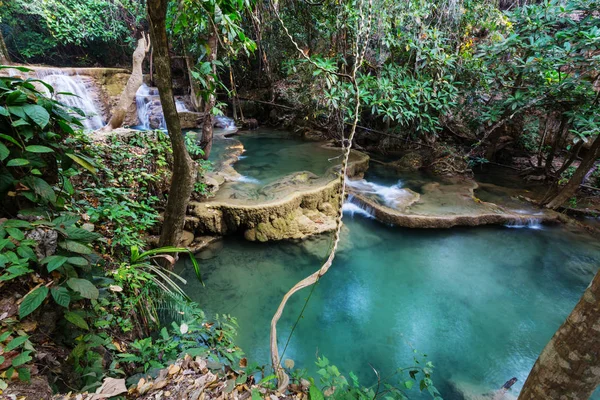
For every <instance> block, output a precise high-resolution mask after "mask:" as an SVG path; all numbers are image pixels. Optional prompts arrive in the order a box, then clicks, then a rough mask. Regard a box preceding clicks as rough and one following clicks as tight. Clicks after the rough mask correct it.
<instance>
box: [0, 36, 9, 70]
mask: <svg viewBox="0 0 600 400" xmlns="http://www.w3.org/2000/svg"><path fill="white" fill-rule="evenodd" d="M0 64H2V65H8V64H10V56H9V55H8V49H7V48H6V43H4V36H2V32H0Z"/></svg>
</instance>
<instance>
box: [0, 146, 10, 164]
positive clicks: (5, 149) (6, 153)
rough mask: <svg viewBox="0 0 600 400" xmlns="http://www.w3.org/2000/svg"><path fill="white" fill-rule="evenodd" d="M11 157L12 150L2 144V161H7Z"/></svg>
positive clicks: (0, 155) (0, 148)
mask: <svg viewBox="0 0 600 400" xmlns="http://www.w3.org/2000/svg"><path fill="white" fill-rule="evenodd" d="M9 155H10V150H9V149H8V147H6V146H5V145H4V144H2V143H0V161H4V160H6V157H8V156H9Z"/></svg>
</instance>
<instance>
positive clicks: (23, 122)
mask: <svg viewBox="0 0 600 400" xmlns="http://www.w3.org/2000/svg"><path fill="white" fill-rule="evenodd" d="M11 125H12V126H13V127H15V128H18V127H20V126H28V125H29V122H27V121H26V120H24V119H18V120H16V121H14V122H13V123H12V124H11Z"/></svg>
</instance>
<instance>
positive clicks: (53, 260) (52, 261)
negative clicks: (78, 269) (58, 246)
mask: <svg viewBox="0 0 600 400" xmlns="http://www.w3.org/2000/svg"><path fill="white" fill-rule="evenodd" d="M67 260H68V258H67V257H65V256H58V255H54V256H48V257H46V258H44V259H43V260H42V264H48V267H47V268H48V272H52V271H54V270H55V269H58V268H60V267H62V266H63V264H64V263H66V262H67Z"/></svg>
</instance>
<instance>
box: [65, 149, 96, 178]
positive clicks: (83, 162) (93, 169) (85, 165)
mask: <svg viewBox="0 0 600 400" xmlns="http://www.w3.org/2000/svg"><path fill="white" fill-rule="evenodd" d="M66 155H67V157H69V158H70V159H71V160H73V161H75V162H76V163H77V164H79V165H81V166H82V167H83V168H85V169H87V170H88V171H90V172H91V173H92V174H95V173H96V172H97V170H96V167H94V166H93V165H92V164H91V163H90V162H89V161H86V160H84V159H83V158H81V157H79V156H76V155H75V154H71V153H67V154H66Z"/></svg>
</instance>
